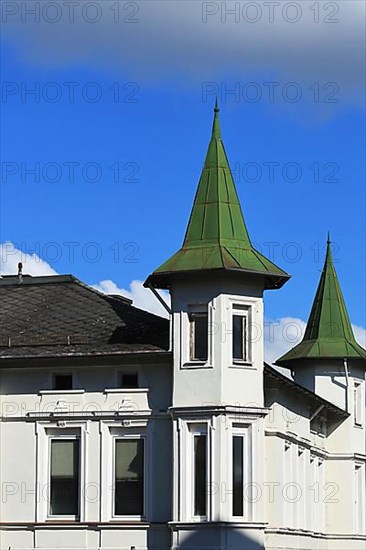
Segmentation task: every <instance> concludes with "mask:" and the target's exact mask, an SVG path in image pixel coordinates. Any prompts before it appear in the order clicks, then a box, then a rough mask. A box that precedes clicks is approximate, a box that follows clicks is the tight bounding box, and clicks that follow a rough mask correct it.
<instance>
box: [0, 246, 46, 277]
mask: <svg viewBox="0 0 366 550" xmlns="http://www.w3.org/2000/svg"><path fill="white" fill-rule="evenodd" d="M19 262H22V264H23V273H24V274H28V275H33V277H36V276H37V275H57V272H56V271H55V270H54V269H53V268H52V267H51V266H50V265H49V264H48V263H47V262H45V261H44V260H42V259H41V258H40V257H39V256H37V254H26V253H25V252H22V251H21V250H18V249H17V248H15V247H14V245H13V243H11V242H5V243H2V244H0V275H16V274H17V273H18V263H19Z"/></svg>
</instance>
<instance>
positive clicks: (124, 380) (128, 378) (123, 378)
mask: <svg viewBox="0 0 366 550" xmlns="http://www.w3.org/2000/svg"><path fill="white" fill-rule="evenodd" d="M120 387H121V388H138V387H139V376H138V373H137V372H121V373H120Z"/></svg>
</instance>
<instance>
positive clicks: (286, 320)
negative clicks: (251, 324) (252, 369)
mask: <svg viewBox="0 0 366 550" xmlns="http://www.w3.org/2000/svg"><path fill="white" fill-rule="evenodd" d="M305 327H306V322H305V321H303V320H302V319H298V318H296V317H282V318H281V319H276V320H273V321H272V320H271V321H266V322H265V325H264V356H265V360H266V361H267V363H270V364H272V363H274V361H276V359H279V358H280V357H281V355H283V354H284V353H286V351H288V350H289V349H291V348H293V347H294V346H296V344H298V343H299V342H300V341H301V340H302V337H303V335H304V331H305Z"/></svg>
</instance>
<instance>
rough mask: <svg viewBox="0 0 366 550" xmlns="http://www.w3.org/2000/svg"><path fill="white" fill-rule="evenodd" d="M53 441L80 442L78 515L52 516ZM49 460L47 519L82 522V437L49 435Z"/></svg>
mask: <svg viewBox="0 0 366 550" xmlns="http://www.w3.org/2000/svg"><path fill="white" fill-rule="evenodd" d="M53 441H78V447H79V448H78V473H77V477H78V498H77V509H78V513H77V514H51V484H52V482H51V467H52V442H53ZM47 446H48V452H47V455H48V459H47V465H48V467H47V480H48V483H47V519H50V520H53V521H54V520H58V519H63V520H68V519H72V520H74V521H80V515H81V495H82V486H81V477H82V472H81V459H82V455H81V447H82V445H81V436H80V434H79V435H76V434H67V433H65V434H61V435H49V436H48V444H47Z"/></svg>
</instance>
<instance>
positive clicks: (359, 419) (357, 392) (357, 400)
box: [353, 380, 364, 428]
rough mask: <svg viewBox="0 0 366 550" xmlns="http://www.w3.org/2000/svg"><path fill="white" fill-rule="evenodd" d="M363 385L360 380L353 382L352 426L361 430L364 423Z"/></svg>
mask: <svg viewBox="0 0 366 550" xmlns="http://www.w3.org/2000/svg"><path fill="white" fill-rule="evenodd" d="M362 396H363V383H362V380H354V381H353V415H354V425H355V426H356V427H357V428H361V427H362V425H363V422H364V414H363V399H362Z"/></svg>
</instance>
